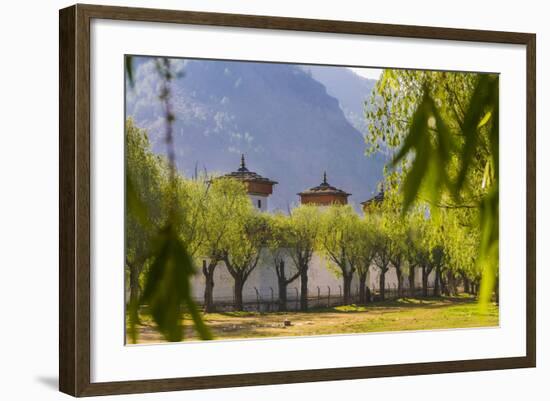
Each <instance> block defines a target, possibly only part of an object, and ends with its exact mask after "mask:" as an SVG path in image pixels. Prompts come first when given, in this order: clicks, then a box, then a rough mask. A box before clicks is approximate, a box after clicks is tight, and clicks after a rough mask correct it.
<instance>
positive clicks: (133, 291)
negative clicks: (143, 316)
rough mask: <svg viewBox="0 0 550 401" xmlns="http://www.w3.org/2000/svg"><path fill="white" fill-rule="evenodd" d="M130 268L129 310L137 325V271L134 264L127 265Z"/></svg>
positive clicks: (138, 321)
mask: <svg viewBox="0 0 550 401" xmlns="http://www.w3.org/2000/svg"><path fill="white" fill-rule="evenodd" d="M128 265H129V267H130V308H129V311H130V313H131V315H132V316H131V317H132V319H133V321H134V322H135V323H136V324H138V323H140V320H139V269H138V268H137V266H136V265H135V264H128Z"/></svg>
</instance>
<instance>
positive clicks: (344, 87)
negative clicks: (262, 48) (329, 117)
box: [303, 66, 376, 135]
mask: <svg viewBox="0 0 550 401" xmlns="http://www.w3.org/2000/svg"><path fill="white" fill-rule="evenodd" d="M303 68H304V69H305V70H306V71H310V72H311V76H312V77H313V78H314V79H315V80H317V81H319V82H320V83H322V84H323V85H324V86H325V88H326V89H327V93H328V94H329V95H331V96H333V97H335V98H336V99H338V102H339V103H340V108H341V109H342V111H343V112H344V115H345V116H346V118H347V119H348V121H349V122H350V123H351V124H352V125H353V126H354V127H355V128H356V129H357V130H358V131H359V132H361V133H362V134H363V135H364V134H365V133H366V132H367V129H368V128H367V124H366V122H365V115H364V114H365V113H364V103H365V101H368V100H369V99H370V94H371V92H372V90H373V88H374V86H375V85H376V80H374V79H366V78H363V77H361V76H359V75H357V74H356V73H354V72H353V71H351V70H350V69H348V68H342V67H328V66H327V67H325V66H305V67H303Z"/></svg>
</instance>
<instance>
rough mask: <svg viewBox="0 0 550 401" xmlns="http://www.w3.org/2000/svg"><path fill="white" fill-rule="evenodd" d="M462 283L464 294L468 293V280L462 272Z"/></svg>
mask: <svg viewBox="0 0 550 401" xmlns="http://www.w3.org/2000/svg"><path fill="white" fill-rule="evenodd" d="M462 283H463V286H464V292H465V293H466V294H470V280H468V277H467V276H466V274H464V273H462Z"/></svg>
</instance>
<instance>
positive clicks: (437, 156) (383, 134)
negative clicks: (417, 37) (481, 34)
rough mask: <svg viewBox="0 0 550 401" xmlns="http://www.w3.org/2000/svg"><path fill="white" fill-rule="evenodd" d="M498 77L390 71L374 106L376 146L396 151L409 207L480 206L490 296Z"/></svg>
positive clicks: (370, 139) (370, 113)
mask: <svg viewBox="0 0 550 401" xmlns="http://www.w3.org/2000/svg"><path fill="white" fill-rule="evenodd" d="M498 113H499V107H498V76H497V75H494V74H466V73H452V72H436V71H409V70H386V71H385V72H384V74H383V76H382V79H381V80H380V81H379V82H378V84H377V87H376V90H375V92H374V94H373V98H372V101H371V106H370V107H369V108H367V111H366V116H367V119H368V120H369V122H370V124H369V133H368V135H367V137H366V140H367V144H368V149H369V151H374V150H380V149H384V150H386V151H389V152H390V153H394V152H396V154H395V156H394V158H393V166H394V167H399V168H400V169H401V170H400V171H401V172H402V173H403V175H404V180H403V195H404V210H408V209H409V208H410V207H411V205H412V204H413V202H417V201H419V200H420V201H422V200H424V201H427V202H429V204H430V210H431V213H432V214H435V213H437V212H438V209H444V208H453V209H455V208H463V209H470V208H476V209H478V210H479V220H478V222H476V224H477V225H478V226H479V227H480V231H481V234H480V237H479V243H478V248H479V251H478V257H477V260H476V263H477V264H478V265H479V267H480V270H481V271H482V272H483V274H484V281H483V283H484V286H483V288H484V291H483V294H484V295H483V296H482V297H481V298H482V299H483V300H485V301H486V300H487V299H488V297H489V296H490V293H491V291H492V288H493V283H494V280H495V277H497V274H498V273H497V272H498Z"/></svg>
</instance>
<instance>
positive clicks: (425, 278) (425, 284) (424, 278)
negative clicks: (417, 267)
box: [422, 266, 430, 298]
mask: <svg viewBox="0 0 550 401" xmlns="http://www.w3.org/2000/svg"><path fill="white" fill-rule="evenodd" d="M429 275H430V273H429V272H428V269H426V266H422V296H423V297H424V298H426V297H427V296H428V277H429Z"/></svg>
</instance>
